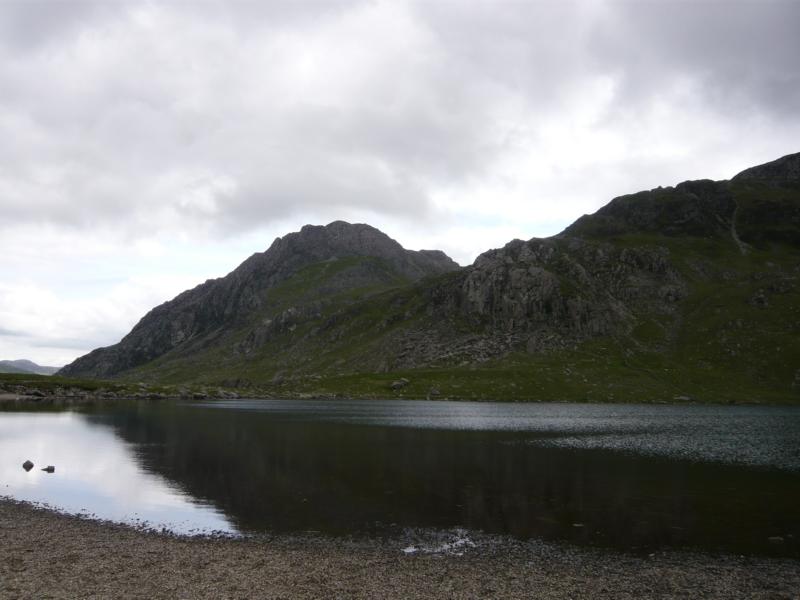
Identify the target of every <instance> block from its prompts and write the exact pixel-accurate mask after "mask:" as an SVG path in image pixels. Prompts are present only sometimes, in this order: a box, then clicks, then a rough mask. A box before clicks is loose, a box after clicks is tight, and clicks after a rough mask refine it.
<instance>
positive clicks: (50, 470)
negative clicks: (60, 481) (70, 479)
mask: <svg viewBox="0 0 800 600" xmlns="http://www.w3.org/2000/svg"><path fill="white" fill-rule="evenodd" d="M42 471H44V472H45V473H55V472H56V468H55V467H54V466H53V465H47V466H46V467H45V468H44V469H42Z"/></svg>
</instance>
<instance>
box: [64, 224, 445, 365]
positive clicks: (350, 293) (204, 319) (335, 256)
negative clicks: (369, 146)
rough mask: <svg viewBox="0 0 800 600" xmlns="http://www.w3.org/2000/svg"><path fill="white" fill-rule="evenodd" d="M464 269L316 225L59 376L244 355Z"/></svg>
mask: <svg viewBox="0 0 800 600" xmlns="http://www.w3.org/2000/svg"><path fill="white" fill-rule="evenodd" d="M458 268H459V267H458V265H457V264H456V263H455V262H454V261H453V260H451V259H450V258H449V257H447V256H446V255H445V254H444V253H443V252H440V251H436V250H421V251H417V252H415V251H411V250H405V249H404V248H403V247H402V246H401V245H400V244H398V243H397V242H396V241H395V240H393V239H391V238H390V237H388V236H387V235H386V234H384V233H382V232H380V231H378V230H377V229H375V228H374V227H370V226H369V225H363V224H357V225H351V224H349V223H345V222H343V221H335V222H333V223H331V224H329V225H327V226H325V227H320V226H311V225H307V226H305V227H303V229H302V230H301V231H299V232H297V233H292V234H289V235H287V236H285V237H283V238H278V239H276V240H275V241H274V242H273V244H272V245H271V246H270V248H269V249H268V250H266V251H265V252H262V253H257V254H254V255H253V256H251V257H250V258H249V259H247V260H246V261H245V262H243V263H242V264H241V265H240V266H239V267H238V268H237V269H235V270H234V271H233V272H231V273H230V274H228V275H227V276H225V277H223V278H221V279H214V280H210V281H206V282H205V283H203V284H201V285H199V286H197V287H196V288H194V289H192V290H189V291H187V292H184V293H182V294H180V295H179V296H177V297H176V298H175V299H173V300H171V301H169V302H166V303H164V304H162V305H161V306H158V307H156V308H155V309H153V310H152V311H150V312H149V313H148V314H147V315H146V316H145V317H144V318H143V319H142V320H141V321H140V322H139V323H138V324H137V325H136V326H135V327H134V328H133V330H132V331H131V332H130V333H129V334H128V335H127V336H125V338H123V339H122V341H120V343H119V344H116V345H114V346H111V347H109V348H101V349H98V350H95V351H93V352H91V353H90V354H88V355H86V356H84V357H81V358H79V359H78V360H76V361H75V362H73V363H72V364H70V365H67V366H66V367H64V368H63V369H62V370H61V372H60V374H61V375H68V376H75V375H80V376H90V377H109V376H116V375H118V374H120V373H122V372H125V371H128V370H130V369H133V368H136V367H139V366H142V365H146V364H148V363H150V362H151V361H153V360H155V359H159V358H161V357H163V356H164V355H167V354H170V358H177V357H178V356H180V357H184V358H185V357H191V356H194V355H197V354H208V353H211V354H215V353H216V352H217V351H218V350H221V349H225V350H226V351H227V352H228V358H234V359H237V360H238V357H239V356H240V355H241V354H243V353H246V348H248V347H251V346H253V345H255V344H257V343H259V340H260V339H261V337H263V335H264V334H265V332H267V331H271V330H276V329H289V328H291V330H292V331H294V326H293V323H295V322H297V321H301V320H308V319H313V318H319V317H320V316H321V315H322V314H323V313H325V312H326V311H329V310H330V307H332V306H335V307H337V308H341V307H344V306H347V305H349V304H351V303H352V302H354V301H356V300H360V299H363V298H366V297H369V296H372V295H374V294H376V293H378V292H381V291H385V290H389V289H393V288H397V287H402V286H407V285H408V284H410V283H412V282H414V281H416V280H419V279H421V278H423V277H429V276H435V275H440V274H443V273H447V272H451V271H454V270H457V269H458ZM220 359H221V360H223V361H224V360H225V359H224V357H222V356H221V357H220Z"/></svg>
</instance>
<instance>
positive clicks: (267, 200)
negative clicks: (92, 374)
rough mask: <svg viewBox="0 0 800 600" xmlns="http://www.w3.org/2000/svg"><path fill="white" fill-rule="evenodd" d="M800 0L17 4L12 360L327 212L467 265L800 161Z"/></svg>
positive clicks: (3, 160) (6, 281)
mask: <svg viewBox="0 0 800 600" xmlns="http://www.w3.org/2000/svg"><path fill="white" fill-rule="evenodd" d="M798 31H800V2H796V1H786V2H780V1H770V0H760V1H752V2H742V1H723V0H717V1H713V2H702V1H699V2H698V1H691V2H690V1H673V2H656V1H649V2H647V1H639V2H604V1H586V2H564V1H559V2H555V1H554V2H533V1H519V2H509V1H506V2H504V1H502V0H493V1H491V2H478V1H466V0H465V1H457V0H449V1H444V0H442V1H438V2H437V1H436V0H427V1H425V2H418V3H415V2H404V1H402V0H397V1H387V2H382V1H369V2H355V1H353V2H344V1H342V2H339V1H336V0H320V1H317V2H298V1H297V0H291V1H289V0H287V1H286V2H269V1H268V0H263V1H255V0H254V1H252V2H235V1H230V0H226V1H220V2H214V1H205V2H192V1H191V0H189V1H186V0H184V1H181V2H174V3H169V2H121V1H109V0H106V1H104V2H69V1H43V0H23V1H19V2H15V1H13V0H12V1H10V0H2V1H0V251H1V252H2V256H3V259H2V262H1V263H0V264H2V265H3V266H2V277H0V359H3V358H8V359H15V358H30V359H32V360H35V361H37V362H39V363H41V364H52V365H56V366H58V365H62V364H64V363H66V362H69V361H70V360H72V359H74V358H76V357H77V356H79V355H81V354H84V353H85V352H87V351H89V350H91V349H93V348H95V347H97V346H101V345H109V344H112V343H115V342H116V341H118V340H119V339H120V338H121V337H122V336H123V335H124V334H125V333H127V331H128V330H129V329H130V328H131V327H132V326H133V325H134V324H135V323H136V321H137V320H138V319H139V318H140V317H141V316H142V315H143V314H144V313H145V312H146V311H147V310H149V309H150V308H152V307H153V306H155V305H156V304H159V303H161V302H164V301H166V300H168V299H170V298H172V297H174V296H175V295H176V294H177V293H179V292H180V291H182V290H184V289H186V288H189V287H192V286H194V285H196V284H197V283H200V282H202V281H204V280H205V279H208V278H211V277H219V276H222V275H225V274H226V273H227V272H229V271H230V270H232V269H233V268H235V267H236V266H237V265H238V264H239V263H240V262H241V261H242V260H244V259H245V258H246V257H247V256H249V255H250V254H252V253H253V252H258V251H262V250H264V249H266V248H267V247H268V246H269V244H270V243H271V242H272V240H273V239H274V238H275V237H276V236H279V235H283V234H285V233H288V232H290V231H295V230H297V229H299V228H300V227H301V226H302V225H303V224H306V223H315V224H325V223H328V222H330V221H332V220H336V219H344V220H348V221H351V222H366V223H370V224H372V225H374V226H376V227H378V228H380V229H381V230H383V231H384V232H386V233H387V234H389V235H390V236H391V237H393V238H395V239H397V240H398V241H399V242H401V243H402V244H403V245H404V246H406V247H407V248H413V249H419V248H440V249H442V250H444V251H446V252H447V253H448V254H450V255H451V256H452V257H453V258H454V259H456V260H457V261H458V262H460V263H461V264H468V263H470V262H472V260H473V259H474V258H475V256H476V255H477V254H479V253H480V252H482V251H484V250H487V249H489V248H492V247H497V246H501V245H503V244H504V243H506V242H507V241H509V240H511V239H513V238H522V239H529V238H531V237H542V236H547V235H551V234H554V233H557V232H558V231H560V230H562V229H563V228H564V227H566V226H567V225H568V224H569V223H571V222H572V221H574V220H575V219H576V218H577V217H579V216H581V215H582V214H584V213H590V212H593V211H594V210H596V209H597V208H599V207H600V206H602V205H603V204H605V203H606V202H608V201H609V200H610V199H611V198H613V197H614V196H617V195H620V194H624V193H629V192H634V191H638V190H641V189H650V188H653V187H656V186H658V185H674V184H676V183H678V182H680V181H683V180H686V179H695V178H705V177H707V178H713V179H728V178H730V177H731V176H733V175H734V174H735V173H737V172H738V171H740V170H742V169H744V168H746V167H748V166H752V165H755V164H759V163H762V162H766V161H768V160H771V159H774V158H777V157H779V156H782V155H785V154H789V153H792V152H797V151H800V110H798V107H800V59H799V58H798V57H800V35H798Z"/></svg>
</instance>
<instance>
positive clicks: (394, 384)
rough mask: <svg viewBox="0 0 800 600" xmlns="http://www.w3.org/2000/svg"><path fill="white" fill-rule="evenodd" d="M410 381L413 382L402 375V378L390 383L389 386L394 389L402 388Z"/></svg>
mask: <svg viewBox="0 0 800 600" xmlns="http://www.w3.org/2000/svg"><path fill="white" fill-rule="evenodd" d="M409 383H411V382H410V381H409V380H408V379H406V378H405V377H401V378H400V379H398V380H396V381H393V382H392V383H390V384H389V387H390V388H392V389H393V390H402V389H403V388H404V387H406V386H407V385H408V384H409Z"/></svg>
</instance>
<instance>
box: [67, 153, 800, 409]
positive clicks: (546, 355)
mask: <svg viewBox="0 0 800 600" xmlns="http://www.w3.org/2000/svg"><path fill="white" fill-rule="evenodd" d="M799 173H800V154H793V155H789V156H786V157H783V158H781V159H778V160H776V161H773V162H771V163H767V164H765V165H760V166H757V167H753V168H751V169H747V170H746V171H743V172H742V173H740V174H739V175H737V176H735V177H733V178H732V179H731V180H730V181H710V180H700V181H687V182H684V183H680V184H678V185H676V186H675V187H664V188H657V189H654V190H650V191H645V192H639V193H636V194H632V195H627V196H621V197H619V198H615V199H614V200H612V201H611V202H610V203H609V204H608V205H606V206H604V207H603V208H601V209H600V210H598V211H597V212H596V213H595V214H593V215H586V216H583V217H581V218H580V219H578V220H577V221H576V222H575V223H574V224H573V225H571V226H570V227H568V228H567V229H566V230H565V231H563V232H562V233H561V234H559V235H556V236H553V237H551V238H547V239H532V240H529V241H520V240H514V241H512V242H509V243H508V244H507V245H506V246H505V247H503V248H500V249H496V250H490V251H488V252H486V253H484V254H482V255H481V256H479V257H478V258H477V259H476V261H475V262H474V264H472V265H471V266H468V267H465V268H459V267H458V265H456V264H455V263H454V262H453V261H452V260H450V259H449V258H448V257H447V256H446V255H445V254H444V253H442V252H438V251H419V252H414V251H409V250H405V249H403V248H402V247H401V246H400V245H399V244H398V243H397V242H395V241H394V240H392V239H391V238H389V237H388V236H386V235H385V234H383V233H381V232H380V231H378V230H376V229H374V228H372V227H369V226H368V225H351V224H348V223H344V222H341V221H339V222H335V223H331V224H330V225H327V226H325V227H313V226H306V227H304V228H303V229H302V230H301V231H300V232H297V233H293V234H289V235H287V236H285V237H283V238H279V239H277V240H275V242H274V243H273V244H272V246H271V247H270V248H269V249H268V250H267V251H265V252H263V253H259V254H255V255H253V256H251V257H250V258H249V259H247V260H246V261H245V262H244V263H242V265H241V266H240V267H238V268H237V269H236V270H235V271H233V272H232V273H230V274H229V275H227V276H226V277H223V278H221V279H216V280H212V281H207V282H206V283H204V284H202V285H200V286H198V287H196V288H194V289H193V290H189V291H187V292H184V293H183V294H181V295H179V296H178V297H177V298H175V299H174V300H172V301H170V302H167V303H165V304H163V305H161V306H159V307H156V308H155V309H153V310H152V311H151V312H150V313H148V314H147V315H146V316H145V317H144V318H143V319H142V320H141V321H140V322H139V323H138V324H137V325H136V327H134V329H133V330H132V331H131V332H130V333H129V334H128V335H127V336H126V337H125V338H123V339H122V340H121V341H120V342H119V343H118V344H116V345H114V346H111V347H108V348H100V349H98V350H95V351H93V352H91V353H90V354H88V355H86V356H84V357H81V358H79V359H78V360H76V361H75V362H74V363H72V364H71V365H68V366H67V367H65V368H64V369H62V371H61V372H60V374H61V375H69V376H85V377H102V378H109V377H115V378H123V379H130V380H135V381H150V382H169V383H188V382H191V383H195V384H205V385H208V386H235V387H239V388H251V389H252V390H254V392H255V391H256V390H257V391H258V392H259V393H269V394H276V395H280V394H311V395H323V394H347V395H353V396H386V395H397V396H403V397H438V398H445V397H450V398H475V399H514V400H585V401H662V400H664V401H674V400H676V399H679V400H681V401H691V400H695V399H696V400H701V401H795V402H796V401H800V291H798V278H800V177H799V175H798V174H799Z"/></svg>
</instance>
